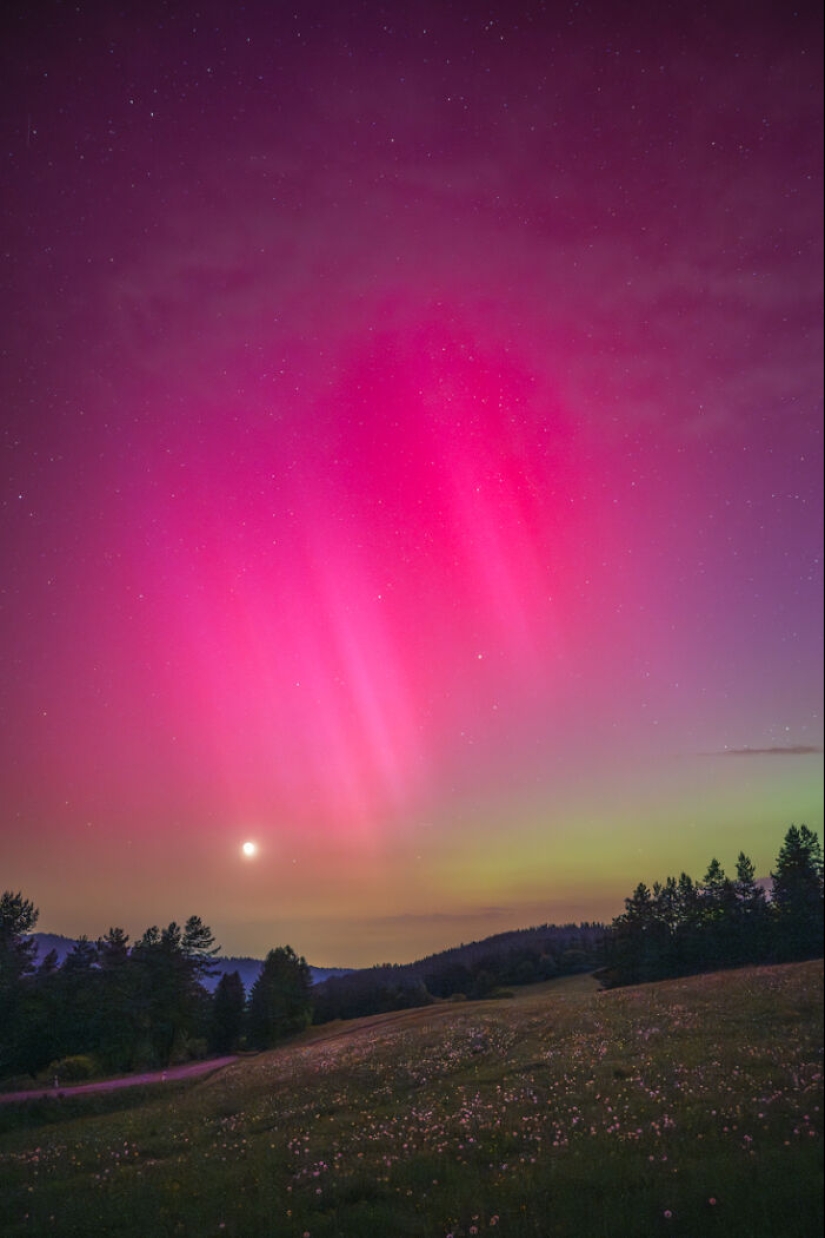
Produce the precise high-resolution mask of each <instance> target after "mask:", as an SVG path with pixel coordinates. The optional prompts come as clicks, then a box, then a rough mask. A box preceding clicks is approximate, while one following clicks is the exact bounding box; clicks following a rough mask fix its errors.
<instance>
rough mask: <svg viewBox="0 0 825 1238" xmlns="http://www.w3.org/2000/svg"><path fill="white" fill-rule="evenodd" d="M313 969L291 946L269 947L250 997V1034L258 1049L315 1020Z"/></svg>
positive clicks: (291, 1033)
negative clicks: (311, 993) (312, 994)
mask: <svg viewBox="0 0 825 1238" xmlns="http://www.w3.org/2000/svg"><path fill="white" fill-rule="evenodd" d="M311 977H312V973H311V972H310V970H309V967H308V966H307V962H306V959H304V958H299V957H298V955H297V954H296V953H295V951H294V950H293V949H292V947H291V946H278V947H277V949H275V950H270V952H269V954H268V955H267V956H266V959H265V960H264V965H263V968H262V969H261V974H260V975H259V976H258V979H257V980H256V981H255V983H254V985H253V986H252V992H251V994H250V998H249V1016H248V1038H249V1043H250V1044H251V1045H253V1046H254V1047H255V1048H256V1049H269V1048H271V1047H272V1045H274V1044H277V1042H278V1041H279V1040H283V1038H284V1037H285V1036H291V1035H293V1034H294V1033H295V1032H299V1031H301V1030H302V1029H303V1028H305V1027H307V1026H308V1025H309V1023H310V1022H311V1020H312V1000H311V997H310V991H311V987H312V978H311Z"/></svg>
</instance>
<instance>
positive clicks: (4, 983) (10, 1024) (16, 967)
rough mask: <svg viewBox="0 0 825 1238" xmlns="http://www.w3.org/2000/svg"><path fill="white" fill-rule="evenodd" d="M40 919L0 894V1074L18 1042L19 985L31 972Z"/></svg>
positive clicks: (18, 897) (18, 900) (28, 906)
mask: <svg viewBox="0 0 825 1238" xmlns="http://www.w3.org/2000/svg"><path fill="white" fill-rule="evenodd" d="M39 915H40V913H39V911H38V910H37V908H36V907H35V906H34V903H32V902H30V901H29V899H25V898H23V895H22V894H21V893H19V892H18V893H17V894H13V893H12V892H11V890H6V891H4V893H3V894H0V1070H7V1069H9V1068H11V1066H12V1064H13V1061H14V1058H15V1053H16V1048H17V1044H18V1041H19V1039H20V1036H21V1035H22V1034H23V1029H22V1028H21V1026H20V1015H21V1002H22V999H23V992H24V986H23V981H24V978H25V977H26V976H29V975H31V973H32V972H33V971H34V956H35V951H36V944H35V942H33V941H31V940H30V939H29V936H28V934H29V933H31V931H32V929H33V928H34V926H35V925H36V924H37V919H38V916H39Z"/></svg>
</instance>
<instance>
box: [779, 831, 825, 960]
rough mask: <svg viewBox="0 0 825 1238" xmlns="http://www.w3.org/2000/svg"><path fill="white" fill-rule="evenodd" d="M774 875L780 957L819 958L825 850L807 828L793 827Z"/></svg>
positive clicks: (820, 951) (787, 836) (784, 844)
mask: <svg viewBox="0 0 825 1238" xmlns="http://www.w3.org/2000/svg"><path fill="white" fill-rule="evenodd" d="M771 876H772V877H773V907H774V909H775V914H776V918H777V929H778V952H779V957H780V958H787V959H804V958H815V957H817V956H818V955H820V954H821V953H822V931H823V916H822V847H821V846H820V842H819V838H818V837H817V835H816V834H815V833H813V831H812V830H809V829H808V827H807V825H800V826H799V827H797V826H795V825H792V826H790V828H789V829H788V832H787V833H786V835H785V839H784V842H783V844H782V848H781V850H780V852H779V855H778V856H777V860H776V872H775V873H772V874H771Z"/></svg>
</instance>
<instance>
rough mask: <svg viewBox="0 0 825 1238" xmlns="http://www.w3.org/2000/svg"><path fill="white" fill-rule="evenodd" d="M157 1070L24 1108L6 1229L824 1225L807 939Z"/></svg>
mask: <svg viewBox="0 0 825 1238" xmlns="http://www.w3.org/2000/svg"><path fill="white" fill-rule="evenodd" d="M167 1087H168V1089H169V1090H167V1091H162V1090H160V1091H159V1090H157V1089H155V1090H153V1091H149V1092H147V1093H145V1094H144V1095H143V1097H142V1098H141V1097H140V1096H139V1095H136V1093H138V1092H139V1090H132V1091H130V1092H127V1093H120V1094H112V1096H110V1097H107V1098H94V1099H89V1100H87V1101H85V1102H80V1101H72V1102H71V1103H70V1104H69V1105H68V1107H66V1108H63V1109H61V1108H59V1107H58V1104H57V1102H51V1103H49V1102H38V1103H35V1104H33V1105H32V1107H31V1109H30V1111H28V1114H27V1113H26V1112H25V1111H24V1113H23V1114H22V1115H21V1114H18V1115H17V1117H16V1121H17V1122H20V1123H22V1124H23V1125H22V1126H21V1127H20V1129H12V1130H7V1131H6V1133H5V1134H4V1135H2V1136H0V1177H2V1180H3V1191H2V1192H0V1228H1V1229H2V1232H3V1233H4V1234H5V1235H9V1236H10V1238H11V1236H16V1235H23V1234H31V1233H56V1234H59V1235H65V1236H67V1238H68V1236H70V1235H71V1236H74V1235H77V1236H80V1235H83V1238H90V1236H91V1235H94V1234H99V1235H104V1234H105V1235H107V1236H108V1235H113V1236H118V1235H120V1236H121V1238H133V1236H137V1235H141V1238H143V1236H144V1235H145V1234H147V1233H152V1234H153V1235H166V1234H169V1235H171V1234H185V1235H191V1236H192V1238H208V1236H210V1235H215V1236H216V1238H218V1236H219V1235H223V1234H231V1235H236V1236H238V1238H240V1236H241V1235H255V1236H256V1238H257V1236H258V1235H260V1236H264V1235H274V1236H276V1238H280V1236H281V1235H283V1236H284V1238H301V1236H302V1235H306V1234H309V1235H311V1238H374V1236H375V1235H378V1234H382V1235H383V1234H387V1235H392V1236H393V1238H404V1235H420V1236H421V1238H445V1236H446V1235H450V1234H452V1235H453V1236H454V1238H469V1236H470V1235H476V1234H485V1235H495V1236H496V1238H498V1236H499V1235H508V1236H509V1238H526V1236H528V1235H529V1236H531V1238H591V1236H592V1238H597V1236H598V1238H635V1236H638V1238H648V1235H651V1234H653V1235H658V1234H667V1235H681V1236H684V1238H695V1235H696V1234H698V1233H701V1234H702V1235H703V1238H729V1236H730V1235H731V1234H743V1235H745V1234H747V1235H748V1236H749V1238H810V1236H811V1235H812V1234H815V1233H819V1232H821V1222H822V1191H821V1156H822V964H821V962H816V963H802V964H790V965H786V966H784V967H765V968H751V969H745V970H742V971H736V972H725V973H717V974H714V975H706V976H699V977H692V978H689V979H686V980H674V981H665V982H662V983H660V984H657V985H646V986H638V987H635V988H626V989H621V990H614V991H612V992H604V991H599V990H598V987H597V985H596V983H595V981H594V980H593V979H592V977H589V976H576V977H568V978H565V979H564V980H560V981H554V982H550V983H546V984H543V985H536V986H533V987H531V988H526V989H524V990H522V991H521V992H520V994H519V995H518V996H517V997H516V998H515V999H513V1000H509V1001H497V1002H494V1001H486V1002H479V1003H470V1002H463V1003H446V1002H445V1003H441V1004H439V1005H436V1006H430V1007H426V1008H423V1009H417V1010H411V1011H405V1012H400V1013H394V1014H387V1015H382V1016H377V1017H374V1018H371V1019H362V1020H359V1021H357V1022H355V1023H347V1024H339V1025H337V1026H336V1025H327V1026H325V1027H322V1028H313V1029H310V1031H309V1032H308V1033H307V1034H306V1035H305V1036H303V1037H302V1038H300V1039H298V1040H296V1041H294V1042H293V1043H292V1044H290V1045H287V1046H284V1047H282V1048H281V1049H279V1050H276V1051H273V1052H269V1053H264V1054H260V1055H258V1056H256V1057H252V1058H248V1059H246V1060H243V1061H241V1062H238V1063H237V1064H236V1065H234V1066H230V1067H228V1068H227V1069H226V1070H224V1071H222V1072H220V1073H218V1074H216V1075H214V1076H212V1077H210V1078H209V1079H208V1080H206V1081H203V1082H199V1083H195V1084H188V1085H180V1084H177V1085H172V1084H170V1085H167ZM127 1096H128V1097H129V1100H128V1101H126V1100H124V1099H123V1098H124V1097H127ZM138 1101H140V1103H139V1104H138ZM96 1109H97V1114H96V1116H95V1113H96ZM108 1110H114V1111H111V1112H109V1111H108ZM81 1117H82V1120H78V1119H79V1118H81ZM8 1120H9V1121H11V1115H9V1117H8ZM30 1188H31V1189H30ZM50 1218H54V1220H51V1219H50Z"/></svg>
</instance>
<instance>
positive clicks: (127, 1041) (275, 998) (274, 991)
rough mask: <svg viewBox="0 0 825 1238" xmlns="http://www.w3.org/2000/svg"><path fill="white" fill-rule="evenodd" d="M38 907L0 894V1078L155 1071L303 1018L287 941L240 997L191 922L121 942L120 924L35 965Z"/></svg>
mask: <svg viewBox="0 0 825 1238" xmlns="http://www.w3.org/2000/svg"><path fill="white" fill-rule="evenodd" d="M38 915H39V913H38V911H37V909H36V908H35V906H34V904H33V903H32V902H31V901H30V900H28V899H25V898H24V897H23V895H22V894H21V893H17V894H15V893H12V892H11V891H6V892H5V893H4V894H2V895H0V1077H9V1076H11V1075H21V1074H29V1075H32V1076H36V1075H37V1074H39V1073H41V1072H42V1071H44V1070H45V1069H47V1068H48V1069H50V1070H53V1071H54V1073H55V1074H57V1075H58V1076H61V1077H62V1078H63V1079H64V1080H68V1079H69V1078H71V1077H84V1076H85V1075H90V1074H92V1073H96V1072H97V1071H101V1070H102V1071H105V1072H110V1073H114V1072H121V1071H133V1070H137V1069H141V1068H147V1067H153V1066H154V1067H163V1066H167V1065H169V1064H170V1063H172V1062H178V1061H186V1060H188V1059H190V1058H197V1057H205V1056H207V1055H208V1054H210V1053H228V1052H230V1051H232V1050H233V1049H235V1048H237V1047H238V1046H239V1045H240V1044H241V1043H242V1042H243V1043H245V1044H247V1045H248V1046H249V1047H250V1048H257V1049H264V1048H269V1047H270V1046H271V1045H272V1044H275V1043H276V1042H277V1041H278V1040H279V1039H282V1038H283V1037H284V1036H288V1035H290V1034H292V1033H293V1032H296V1031H299V1030H301V1029H302V1028H304V1027H306V1026H307V1024H308V1023H309V1022H310V1020H311V1016H312V1005H311V1001H310V989H311V973H310V969H309V967H308V965H307V963H306V960H305V959H303V958H299V957H298V955H296V954H295V952H294V950H292V948H291V947H290V946H282V947H279V948H277V949H275V950H271V951H270V952H269V954H268V955H267V957H266V959H265V960H264V963H263V966H262V969H261V973H260V975H259V977H258V979H257V981H256V982H255V984H254V985H253V986H252V989H251V991H250V994H249V999H248V1000H247V996H246V993H245V991H244V986H243V983H242V981H241V978H240V976H239V974H238V973H237V972H231V973H228V974H224V975H222V976H221V978H220V980H219V982H218V985H217V987H216V988H215V991H214V993H213V994H212V993H210V992H209V990H208V989H207V987H206V986H205V984H204V981H205V980H207V978H209V977H210V976H214V975H215V973H216V970H217V969H216V967H215V962H214V959H215V955H216V954H217V953H218V951H219V947H218V946H216V945H215V939H214V936H213V934H212V932H211V930H210V929H209V927H208V926H207V925H206V924H204V923H203V921H202V920H201V918H200V917H199V916H190V918H189V919H188V920H187V921H186V923H185V925H183V927H181V926H180V925H179V924H177V923H176V922H174V921H173V922H172V923H171V924H169V925H168V926H167V927H166V928H164V929H160V928H158V927H157V926H152V927H151V928H148V929H147V930H146V932H145V933H144V934H143V936H142V937H140V938H139V939H138V940H137V941H136V942H134V943H133V944H132V945H131V946H130V944H129V937H128V935H127V934H126V933H125V932H124V931H123V929H121V928H110V929H109V931H108V932H107V933H106V934H105V936H103V937H101V938H99V939H98V940H97V941H96V942H92V941H89V940H88V938H86V937H81V938H80V939H79V940H78V941H77V942H76V943H75V944H74V946H73V948H72V950H71V951H70V953H69V954H68V955H67V956H66V958H65V959H64V960H63V963H62V964H60V965H58V961H57V953H56V951H54V950H52V951H50V953H49V954H47V955H46V957H45V958H44V959H43V960H42V962H40V963H39V964H36V962H35V952H36V942H35V941H34V940H32V939H31V938H30V936H29V935H30V934H31V932H32V931H33V929H34V927H35V925H36V923H37V919H38Z"/></svg>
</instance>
